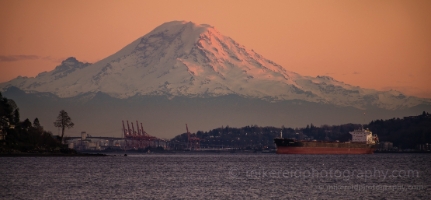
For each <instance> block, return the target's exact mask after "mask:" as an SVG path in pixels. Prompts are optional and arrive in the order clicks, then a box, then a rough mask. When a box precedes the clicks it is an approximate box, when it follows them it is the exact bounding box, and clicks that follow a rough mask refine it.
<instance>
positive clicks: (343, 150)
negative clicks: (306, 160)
mask: <svg viewBox="0 0 431 200" xmlns="http://www.w3.org/2000/svg"><path fill="white" fill-rule="evenodd" d="M274 143H275V144H276V146H277V154H372V153H373V152H374V150H375V145H372V144H365V143H339V142H324V141H296V140H293V139H284V138H283V139H274Z"/></svg>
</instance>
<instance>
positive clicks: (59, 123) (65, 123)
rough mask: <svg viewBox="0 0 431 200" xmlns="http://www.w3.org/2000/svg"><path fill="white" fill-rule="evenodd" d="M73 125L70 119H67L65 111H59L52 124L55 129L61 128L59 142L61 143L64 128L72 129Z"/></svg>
mask: <svg viewBox="0 0 431 200" xmlns="http://www.w3.org/2000/svg"><path fill="white" fill-rule="evenodd" d="M74 125H75V124H74V123H73V122H72V119H71V118H70V117H69V115H68V114H67V112H66V111H64V110H61V111H60V113H59V114H58V117H57V120H56V121H55V122H54V126H55V127H60V128H61V136H60V141H61V142H63V137H64V130H65V129H66V128H73V126H74Z"/></svg>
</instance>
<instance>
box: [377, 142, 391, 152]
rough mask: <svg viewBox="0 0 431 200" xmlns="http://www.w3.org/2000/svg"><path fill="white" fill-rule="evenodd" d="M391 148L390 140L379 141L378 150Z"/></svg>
mask: <svg viewBox="0 0 431 200" xmlns="http://www.w3.org/2000/svg"><path fill="white" fill-rule="evenodd" d="M392 149H393V143H392V142H380V144H379V150H383V151H387V150H392Z"/></svg>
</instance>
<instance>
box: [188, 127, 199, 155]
mask: <svg viewBox="0 0 431 200" xmlns="http://www.w3.org/2000/svg"><path fill="white" fill-rule="evenodd" d="M186 130H187V149H190V151H191V150H198V149H200V139H199V138H198V137H196V136H191V135H190V132H189V127H188V126H187V124H186Z"/></svg>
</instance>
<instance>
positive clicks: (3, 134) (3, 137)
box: [0, 130, 7, 140]
mask: <svg viewBox="0 0 431 200" xmlns="http://www.w3.org/2000/svg"><path fill="white" fill-rule="evenodd" d="M6 134H7V133H6V132H3V131H2V130H0V140H6Z"/></svg>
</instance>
